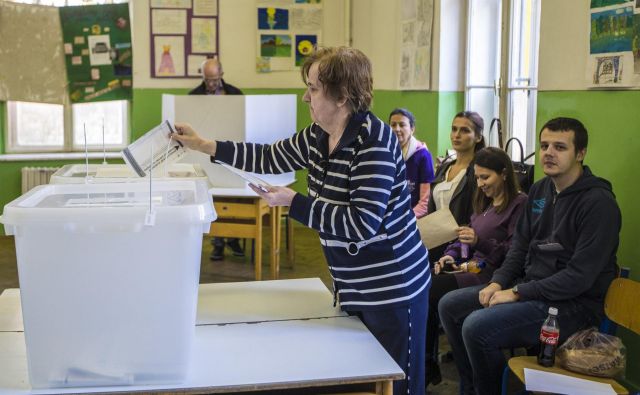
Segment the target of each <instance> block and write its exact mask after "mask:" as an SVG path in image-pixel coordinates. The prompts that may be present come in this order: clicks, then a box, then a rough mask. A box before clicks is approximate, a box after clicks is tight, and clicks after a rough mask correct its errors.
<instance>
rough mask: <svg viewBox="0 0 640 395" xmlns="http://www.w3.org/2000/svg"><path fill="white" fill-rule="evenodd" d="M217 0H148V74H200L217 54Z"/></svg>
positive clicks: (189, 76) (172, 75) (153, 76)
mask: <svg viewBox="0 0 640 395" xmlns="http://www.w3.org/2000/svg"><path fill="white" fill-rule="evenodd" d="M218 1H219V0H193V1H192V0H150V1H149V17H150V24H151V29H150V43H151V62H150V64H151V78H199V77H201V73H200V65H201V64H202V62H203V61H204V60H206V59H207V58H213V57H214V56H218V57H219V56H220V54H219V51H218V40H219V32H218V26H219V20H218V19H219V15H218V9H219V4H218Z"/></svg>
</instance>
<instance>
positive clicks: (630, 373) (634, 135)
mask: <svg viewBox="0 0 640 395" xmlns="http://www.w3.org/2000/svg"><path fill="white" fill-rule="evenodd" d="M639 108H640V91H571V92H566V91H563V92H540V93H538V113H537V125H538V127H537V129H538V130H539V129H540V128H541V127H542V125H543V124H544V123H545V122H546V121H548V120H549V119H551V118H553V117H557V116H569V117H574V118H577V119H579V120H580V121H582V122H583V123H584V125H585V126H586V128H587V131H588V132H589V145H588V148H587V156H586V158H585V164H587V165H588V166H589V167H590V168H591V170H592V171H593V173H594V174H596V175H598V176H600V177H603V178H606V179H607V180H609V181H610V182H611V183H612V184H613V191H614V193H615V194H616V199H617V201H618V205H619V206H620V210H621V211H622V232H621V233H620V247H619V249H618V263H619V264H620V266H628V267H630V268H631V278H633V279H635V280H640V250H639V249H638V248H637V246H636V245H635V243H637V239H638V231H640V226H639V224H640V210H638V207H637V205H636V202H637V201H636V200H635V199H636V197H637V196H638V193H639V192H640V187H639V185H640V183H639V181H638V179H637V176H638V174H639V173H640V171H639V170H640V165H639V163H640V162H639V161H638V159H637V158H636V157H635V155H636V154H637V153H638V152H640V139H639V138H638V125H640V111H639V110H638V109H639ZM536 171H537V173H538V174H540V171H539V168H537V169H536ZM639 296H640V295H639ZM560 326H561V327H562V323H560ZM621 332H624V331H621ZM623 341H624V343H625V345H626V347H627V356H628V361H627V364H628V366H627V378H628V379H629V380H630V381H631V382H632V384H633V385H634V386H635V387H636V388H637V387H640V339H638V336H637V335H635V336H629V335H628V334H626V335H625V334H624V333H623Z"/></svg>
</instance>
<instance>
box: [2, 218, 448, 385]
mask: <svg viewBox="0 0 640 395" xmlns="http://www.w3.org/2000/svg"><path fill="white" fill-rule="evenodd" d="M283 225H284V224H283ZM294 229H295V230H294V234H295V260H294V261H295V263H293V264H292V263H291V262H288V260H287V256H286V255H287V254H286V247H285V245H284V244H285V243H286V240H284V235H283V246H282V252H281V270H280V278H281V279H287V278H307V277H319V278H320V279H321V280H322V281H323V282H324V283H325V285H327V287H331V278H330V275H329V271H328V269H327V266H326V262H325V260H324V256H323V254H322V251H321V249H320V243H319V242H318V237H317V234H316V233H315V232H314V231H312V230H309V229H308V228H305V227H303V226H301V225H297V224H296V225H295V228H294ZM265 231H268V229H267V228H265ZM267 234H268V233H267ZM210 240H211V239H210V238H209V237H205V239H204V240H203V248H202V264H201V270H200V282H201V283H210V282H234V281H252V280H253V275H254V269H253V264H252V263H251V257H250V255H251V254H250V252H251V241H250V240H247V241H246V254H245V255H246V256H245V257H243V258H239V257H234V256H232V255H231V251H230V250H228V249H227V251H226V253H227V255H226V256H225V259H224V260H222V261H215V262H214V261H211V260H209V255H210V254H211V251H212V246H211V243H210ZM269 248H270V246H269V245H268V244H267V245H265V246H264V251H263V275H265V277H266V279H268V277H269ZM17 287H18V271H17V263H16V253H15V247H14V240H13V237H8V236H0V292H2V290H4V289H5V288H17ZM440 342H441V343H440V347H441V348H440V349H441V352H446V351H447V350H448V349H449V347H448V344H447V342H446V337H445V336H440ZM441 370H442V376H443V380H442V382H441V383H440V384H438V385H437V386H430V387H429V393H430V394H434V395H453V394H457V393H458V384H457V372H456V371H455V366H454V364H453V362H444V363H442V364H441Z"/></svg>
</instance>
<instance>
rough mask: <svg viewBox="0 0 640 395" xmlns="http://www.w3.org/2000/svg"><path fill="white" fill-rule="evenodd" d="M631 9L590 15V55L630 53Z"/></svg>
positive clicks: (631, 32) (621, 8) (619, 9)
mask: <svg viewBox="0 0 640 395" xmlns="http://www.w3.org/2000/svg"><path fill="white" fill-rule="evenodd" d="M632 34H633V7H629V6H625V7H619V8H615V9H612V10H607V11H602V12H594V13H592V14H591V53H592V54H597V53H611V52H623V51H631V41H632Z"/></svg>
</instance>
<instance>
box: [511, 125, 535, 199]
mask: <svg viewBox="0 0 640 395" xmlns="http://www.w3.org/2000/svg"><path fill="white" fill-rule="evenodd" d="M512 141H515V142H516V143H518V146H519V147H520V161H515V160H514V161H513V171H514V172H515V173H516V178H517V179H518V183H520V189H521V190H522V192H524V193H529V188H531V185H533V169H534V166H533V165H528V164H526V163H525V162H524V161H525V160H527V159H528V158H529V157H530V156H531V155H533V154H531V155H529V156H527V157H526V158H525V156H524V148H523V147H522V142H521V141H520V140H519V139H518V138H517V137H511V138H510V139H509V140H507V142H506V143H505V145H504V150H505V151H507V152H509V144H511V142H512Z"/></svg>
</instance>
